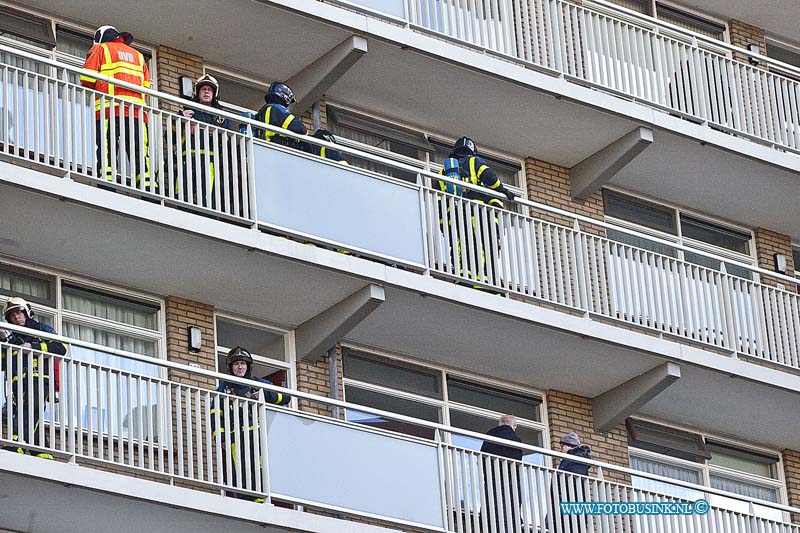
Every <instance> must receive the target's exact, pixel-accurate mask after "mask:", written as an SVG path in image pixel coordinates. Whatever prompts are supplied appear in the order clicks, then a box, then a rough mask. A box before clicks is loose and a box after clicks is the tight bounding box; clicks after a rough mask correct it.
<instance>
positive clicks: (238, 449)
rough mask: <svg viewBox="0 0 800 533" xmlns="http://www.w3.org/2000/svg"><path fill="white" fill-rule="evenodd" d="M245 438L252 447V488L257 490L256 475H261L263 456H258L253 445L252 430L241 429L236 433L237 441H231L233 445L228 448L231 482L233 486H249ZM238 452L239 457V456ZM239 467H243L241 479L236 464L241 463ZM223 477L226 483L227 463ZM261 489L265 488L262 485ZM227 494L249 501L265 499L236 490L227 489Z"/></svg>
mask: <svg viewBox="0 0 800 533" xmlns="http://www.w3.org/2000/svg"><path fill="white" fill-rule="evenodd" d="M245 440H247V441H248V446H249V447H250V451H249V454H248V455H249V463H250V464H249V469H250V490H255V488H256V476H258V477H260V476H261V464H262V461H263V458H261V459H259V458H258V457H257V456H256V449H255V447H254V446H253V435H252V431H241V432H239V433H237V434H236V441H235V442H231V447H230V449H229V450H228V453H227V454H225V458H224V460H225V461H228V460H230V465H231V480H230V483H231V484H232V485H233V486H235V487H236V486H241V487H242V488H244V487H247V471H246V469H247V468H248V459H247V458H245V453H248V452H247V450H246V449H245ZM237 454H238V458H237ZM239 463H240V465H239V468H240V469H241V473H240V476H241V479H239V477H238V476H237V475H236V466H237V464H239ZM222 471H223V473H224V475H223V477H224V478H225V481H226V483H227V482H228V480H227V472H228V468H227V466H226V465H225V464H223V470H222ZM261 490H262V491H264V490H265V488H264V487H263V485H262V487H261ZM226 495H227V496H230V497H233V498H238V499H240V500H249V501H263V500H261V498H259V497H258V496H252V495H250V494H242V493H238V492H236V491H227V492H226Z"/></svg>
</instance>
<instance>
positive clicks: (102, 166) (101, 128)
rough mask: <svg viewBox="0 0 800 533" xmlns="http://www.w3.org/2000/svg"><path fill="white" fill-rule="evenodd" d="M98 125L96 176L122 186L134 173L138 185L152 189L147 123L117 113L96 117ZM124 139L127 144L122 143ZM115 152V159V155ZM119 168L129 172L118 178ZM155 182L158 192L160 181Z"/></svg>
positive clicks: (153, 182) (121, 170)
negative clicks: (102, 117) (111, 115)
mask: <svg viewBox="0 0 800 533" xmlns="http://www.w3.org/2000/svg"><path fill="white" fill-rule="evenodd" d="M140 125H141V128H142V131H141V133H140V132H139V128H140ZM96 126H97V129H96V133H95V143H96V145H97V152H96V153H97V176H98V177H99V178H101V179H105V180H106V181H112V182H115V183H118V184H121V185H130V184H131V180H130V178H131V176H135V177H136V185H137V187H140V186H142V185H144V187H145V188H148V189H149V188H150V186H151V180H150V156H149V154H148V131H147V123H146V122H143V121H142V120H141V119H140V118H133V117H124V116H123V117H119V116H115V117H113V118H106V119H100V120H97V121H96ZM123 130H124V131H123ZM122 139H124V141H125V142H124V143H120V141H121V140H122ZM104 144H105V146H104ZM114 153H116V160H114V159H113V157H112V156H113V155H114ZM126 158H127V159H126ZM126 161H127V164H125V162H126ZM118 162H119V165H118V164H117V163H118ZM140 167H141V168H140ZM117 169H119V171H120V173H122V172H123V171H125V172H126V174H127V175H122V176H121V177H117V176H116V173H117ZM152 185H153V187H155V190H156V191H157V190H158V183H157V182H156V181H155V180H153V181H152Z"/></svg>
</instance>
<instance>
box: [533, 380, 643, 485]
mask: <svg viewBox="0 0 800 533" xmlns="http://www.w3.org/2000/svg"><path fill="white" fill-rule="evenodd" d="M547 419H548V423H549V425H550V445H551V447H552V448H553V449H554V450H558V449H559V444H558V443H559V442H560V441H561V439H562V438H563V437H564V435H566V434H567V433H569V432H570V431H574V432H575V433H577V434H578V437H580V439H581V442H583V443H584V444H588V445H589V446H591V448H592V457H593V458H594V459H595V460H597V461H603V462H605V463H611V464H614V465H618V466H624V467H629V466H630V460H629V457H628V436H627V433H626V431H625V425H624V424H620V425H619V426H618V427H616V428H614V429H613V430H612V431H610V432H609V433H607V434H601V433H598V432H597V431H595V429H594V415H593V414H592V402H591V400H590V399H589V398H585V397H583V396H578V395H576V394H569V393H567V392H561V391H557V390H550V391H547ZM589 473H590V475H592V476H595V475H597V472H595V469H594V468H592V469H591V471H590V472H589ZM603 478H604V479H607V480H609V481H616V482H619V483H626V484H630V478H629V477H628V476H627V475H624V474H620V473H617V472H611V471H609V472H603Z"/></svg>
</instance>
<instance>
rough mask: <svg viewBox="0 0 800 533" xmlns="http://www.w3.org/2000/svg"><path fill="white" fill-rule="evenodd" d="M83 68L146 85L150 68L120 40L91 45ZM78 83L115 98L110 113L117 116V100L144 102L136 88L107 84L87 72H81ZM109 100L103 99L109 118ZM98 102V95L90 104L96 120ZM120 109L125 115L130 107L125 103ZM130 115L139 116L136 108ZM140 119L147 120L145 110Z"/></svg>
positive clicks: (99, 106) (98, 111) (128, 112)
mask: <svg viewBox="0 0 800 533" xmlns="http://www.w3.org/2000/svg"><path fill="white" fill-rule="evenodd" d="M83 68H85V69H87V70H93V71H94V72H97V73H98V74H103V75H105V76H109V77H112V78H114V79H117V80H120V81H125V82H128V83H132V84H135V85H139V86H141V87H146V88H150V72H149V71H148V70H147V63H145V61H144V56H143V55H142V53H141V52H139V51H138V50H136V49H134V48H131V47H130V46H128V45H127V44H125V43H123V42H122V41H121V40H116V41H112V42H110V43H101V44H98V45H95V46H93V47H92V50H91V52H90V53H89V57H87V58H86V62H85V63H84V64H83ZM81 84H82V85H83V86H84V87H88V88H90V89H95V90H96V91H99V92H101V93H105V94H107V95H109V96H113V97H115V100H113V102H114V116H117V117H118V116H119V115H120V113H119V103H120V102H119V101H120V100H124V101H126V102H132V103H135V104H142V105H144V104H145V99H144V95H143V94H142V93H140V92H139V91H134V90H131V89H127V88H125V87H119V86H117V85H114V84H113V83H111V84H109V83H106V82H105V81H101V80H97V79H94V78H92V77H89V76H81ZM111 101H112V100H111V99H108V98H106V99H105V109H106V113H105V116H106V118H109V117H110V115H111V113H110V109H109V107H110V106H111ZM102 106H103V98H102V97H101V96H99V95H98V96H97V98H96V99H95V106H94V108H95V112H96V113H95V116H96V118H97V120H100V108H101V107H102ZM124 109H125V116H126V117H127V116H129V115H130V108H128V107H125V108H124ZM133 117H134V118H139V109H138V108H134V111H133ZM144 120H145V121H147V115H146V114H145V115H144Z"/></svg>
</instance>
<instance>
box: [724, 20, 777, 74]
mask: <svg viewBox="0 0 800 533" xmlns="http://www.w3.org/2000/svg"><path fill="white" fill-rule="evenodd" d="M728 33H729V34H730V39H731V44H732V45H734V46H739V47H741V48H744V49H747V47H748V46H749V45H751V44H755V45H757V46H758V47H759V49H760V50H761V52H760V53H761V55H766V54H767V40H766V39H765V38H764V30H762V29H761V28H758V27H756V26H753V25H751V24H747V23H746V22H742V21H741V20H736V19H731V20H729V21H728ZM733 57H734V59H736V60H738V61H742V62H744V63H749V62H750V61H749V60H748V56H747V55H745V54H741V53H739V52H734V54H733ZM758 66H759V68H763V69H765V70H766V69H767V66H766V65H764V64H763V63H762V64H759V65H758Z"/></svg>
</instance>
